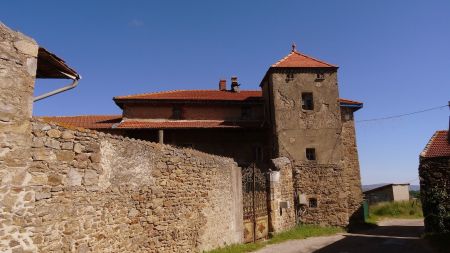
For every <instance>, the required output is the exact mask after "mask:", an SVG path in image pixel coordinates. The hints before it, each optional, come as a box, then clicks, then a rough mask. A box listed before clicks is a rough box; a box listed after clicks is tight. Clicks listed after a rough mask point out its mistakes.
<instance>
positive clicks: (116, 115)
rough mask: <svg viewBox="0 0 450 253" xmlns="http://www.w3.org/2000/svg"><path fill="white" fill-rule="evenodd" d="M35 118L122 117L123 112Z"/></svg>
mask: <svg viewBox="0 0 450 253" xmlns="http://www.w3.org/2000/svg"><path fill="white" fill-rule="evenodd" d="M33 117H34V118H75V117H122V114H83V115H67V116H60V115H58V116H33Z"/></svg>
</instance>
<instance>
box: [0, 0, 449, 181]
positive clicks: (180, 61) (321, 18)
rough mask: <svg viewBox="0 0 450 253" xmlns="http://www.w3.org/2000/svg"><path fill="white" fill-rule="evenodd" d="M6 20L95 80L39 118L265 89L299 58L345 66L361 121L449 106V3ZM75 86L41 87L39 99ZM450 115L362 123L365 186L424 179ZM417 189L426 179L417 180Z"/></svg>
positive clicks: (298, 5)
mask: <svg viewBox="0 0 450 253" xmlns="http://www.w3.org/2000/svg"><path fill="white" fill-rule="evenodd" d="M0 20H1V21H2V22H4V23H5V24H6V25H8V26H10V27H11V28H13V29H16V30H20V31H21V32H23V33H25V34H27V35H29V36H31V37H33V38H35V39H36V40H37V41H38V43H39V44H40V45H42V46H44V47H46V48H47V49H49V50H50V51H52V52H54V53H56V54H57V55H58V56H60V57H62V58H63V59H64V60H66V61H67V62H68V64H69V65H70V66H72V67H74V68H75V69H76V70H77V71H78V72H79V73H80V74H81V75H82V76H83V79H82V81H81V82H80V84H79V86H78V87H77V88H75V89H74V90H71V91H69V92H66V93H63V94H60V95H58V96H54V97H52V98H48V99H46V100H43V101H40V102H37V103H36V104H35V107H34V114H36V115H79V114H116V113H120V110H119V108H118V107H116V106H115V105H114V103H113V101H112V97H113V96H117V95H126V94H134V93H141V92H151V91H159V90H170V89H215V88H217V85H218V81H219V79H220V78H226V79H229V77H230V76H232V75H237V76H238V77H239V80H240V82H241V83H242V85H243V86H242V87H243V88H244V89H256V88H258V85H259V82H260V81H261V78H262V77H263V75H264V73H265V71H266V70H267V68H268V67H269V66H270V65H271V64H272V63H274V62H275V61H277V60H278V59H280V58H281V57H283V56H285V55H286V54H287V53H289V50H290V45H291V43H292V42H293V41H294V42H296V44H297V48H298V50H299V51H301V52H303V53H305V54H308V55H311V56H314V57H316V58H319V59H322V60H324V61H327V62H330V63H332V64H336V65H339V66H340V69H339V85H340V96H341V97H343V98H348V99H354V100H360V101H363V102H364V108H363V109H362V110H360V111H358V112H357V114H356V118H357V120H363V119H370V118H377V117H383V116H389V115H395V114H401V113H407V112H412V111H418V110H422V109H426V108H430V107H435V106H440V105H445V104H447V101H449V100H450V96H449V95H450V2H449V1H444V0H442V1H418V0H404V1H400V0H397V1H392V0H391V1H388V0H377V1H360V0H359V1H358V0H353V1H347V0H340V1H206V0H205V1H181V0H180V1H170V0H169V1H159V3H157V2H156V1H87V0H86V1H75V2H71V3H70V4H69V3H68V2H64V1H31V0H30V1H23V0H15V1H8V3H3V5H2V11H1V12H0ZM66 82H67V81H64V80H58V81H50V80H40V81H38V82H37V84H36V93H42V92H44V91H46V90H51V89H54V88H55V87H59V86H61V85H64V84H65V83H66ZM448 115H449V110H448V109H447V108H443V109H440V110H435V111H431V112H428V113H424V114H417V115H415V116H411V117H405V118H399V119H393V120H386V121H376V122H368V123H358V124H357V138H358V145H359V155H360V164H361V174H362V179H363V183H364V184H371V183H380V182H409V181H413V180H416V179H417V166H418V156H419V153H420V151H421V150H422V149H423V147H424V145H425V144H426V143H427V141H428V139H429V138H430V136H431V135H432V134H433V133H434V131H435V130H438V129H446V128H447V127H448V121H449V119H448ZM412 183H413V184H417V183H418V181H417V180H416V181H413V182H412Z"/></svg>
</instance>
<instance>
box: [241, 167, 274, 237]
mask: <svg viewBox="0 0 450 253" xmlns="http://www.w3.org/2000/svg"><path fill="white" fill-rule="evenodd" d="M242 190H243V195H244V196H243V202H244V203H243V204H244V242H246V243H247V242H254V241H257V240H260V239H264V238H266V237H267V235H268V232H269V215H268V208H267V190H268V183H267V174H266V173H264V172H262V171H261V169H260V168H258V167H257V166H256V165H251V166H249V167H247V168H243V169H242Z"/></svg>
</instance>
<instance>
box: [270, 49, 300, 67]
mask: <svg viewBox="0 0 450 253" xmlns="http://www.w3.org/2000/svg"><path fill="white" fill-rule="evenodd" d="M296 52H297V51H291V52H290V53H289V54H288V55H286V56H285V57H283V58H282V59H280V60H278V61H277V62H275V63H274V64H272V65H271V67H277V66H278V65H279V64H280V63H282V62H284V61H285V60H286V59H287V58H289V57H290V56H291V55H292V54H294V53H296Z"/></svg>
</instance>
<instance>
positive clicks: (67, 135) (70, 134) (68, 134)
mask: <svg viewBox="0 0 450 253" xmlns="http://www.w3.org/2000/svg"><path fill="white" fill-rule="evenodd" d="M61 137H62V138H63V139H65V140H71V139H74V138H75V136H74V135H73V131H70V130H65V131H64V132H63V133H62V135H61Z"/></svg>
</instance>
